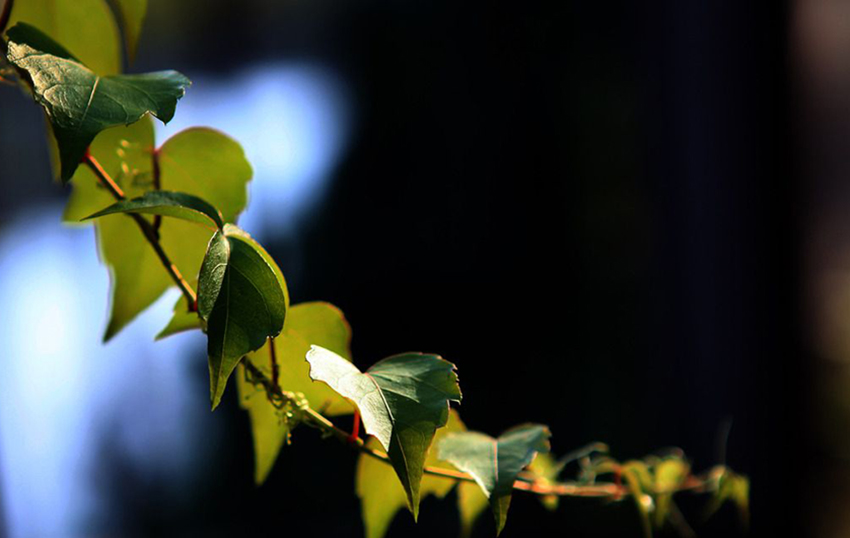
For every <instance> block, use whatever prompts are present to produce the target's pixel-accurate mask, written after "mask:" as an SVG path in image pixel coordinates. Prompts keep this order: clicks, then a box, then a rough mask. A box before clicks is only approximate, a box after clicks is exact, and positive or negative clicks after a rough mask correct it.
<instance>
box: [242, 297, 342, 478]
mask: <svg viewBox="0 0 850 538" xmlns="http://www.w3.org/2000/svg"><path fill="white" fill-rule="evenodd" d="M350 342H351V328H350V327H349V325H348V322H347V321H346V320H345V317H344V316H343V315H342V312H341V311H340V310H339V309H338V308H336V307H335V306H333V305H331V304H329V303H322V302H313V303H301V304H297V305H295V306H292V307H290V308H289V310H287V312H286V321H285V322H284V324H283V331H282V332H281V333H280V335H278V336H277V337H276V338H274V340H272V343H273V345H274V347H275V356H276V358H277V364H278V385H279V386H280V388H281V389H284V390H288V391H291V392H296V393H301V394H303V395H304V397H305V398H306V399H307V401H308V402H309V403H310V406H311V407H313V408H314V409H319V410H321V411H322V414H324V415H325V416H335V415H344V414H348V413H351V412H352V411H353V407H352V406H351V404H350V403H349V402H348V401H347V400H345V399H344V398H342V397H341V396H340V395H339V394H337V393H336V392H334V391H333V390H331V388H330V387H328V386H327V385H324V384H322V383H313V382H312V381H311V380H310V375H309V371H310V366H309V365H308V364H307V363H306V362H305V361H304V355H306V354H307V352H308V351H309V350H310V345H311V344H317V345H321V346H324V347H326V348H329V349H333V350H334V351H335V352H337V353H339V354H340V355H342V356H344V357H345V358H346V359H349V358H350V357H351V351H350V350H349V344H350ZM269 345H270V344H266V345H265V346H263V347H262V348H260V349H259V350H257V351H255V352H253V353H250V354H249V355H248V356H247V360H249V361H251V363H252V364H253V365H254V366H255V367H257V368H258V369H260V370H262V371H264V372H265V373H266V376H267V377H269V378H271V368H270V350H269ZM242 377H243V376H237V385H236V386H237V388H238V389H239V401H240V402H241V403H242V407H243V408H244V409H246V410H247V411H248V414H249V416H250V417H251V431H252V433H253V437H254V462H255V467H254V479H255V480H256V482H257V484H261V483H262V482H263V481H264V480H265V479H266V476H268V473H269V472H270V471H271V469H272V466H273V465H274V462H275V460H276V459H277V456H278V453H279V452H280V450H281V448H282V447H283V445H284V442H285V441H286V438H287V435H288V434H289V430H290V424H289V422H288V421H287V420H285V417H281V414H280V412H278V411H277V410H276V409H274V407H273V406H272V405H271V404H270V403H269V402H268V400H267V398H266V395H265V392H262V391H261V395H257V389H256V388H255V387H253V386H251V385H250V384H249V383H247V382H245V381H244V379H242Z"/></svg>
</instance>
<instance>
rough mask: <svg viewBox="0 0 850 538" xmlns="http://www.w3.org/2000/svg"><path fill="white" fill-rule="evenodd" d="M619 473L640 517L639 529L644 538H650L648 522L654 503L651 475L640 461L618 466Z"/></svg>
mask: <svg viewBox="0 0 850 538" xmlns="http://www.w3.org/2000/svg"><path fill="white" fill-rule="evenodd" d="M620 473H621V474H622V477H623V480H624V481H625V483H626V487H628V489H629V493H630V494H631V496H632V498H633V499H634V501H635V508H637V511H638V514H639V515H640V522H641V529H642V530H643V535H644V536H645V537H646V538H651V537H652V524H651V521H650V512H651V511H652V510H653V508H654V503H653V500H652V496H651V495H650V492H652V491H653V490H654V487H655V486H654V481H653V478H652V473H650V472H649V467H647V465H646V463H644V462H642V461H640V460H631V461H627V462H626V463H624V464H622V465H621V466H620Z"/></svg>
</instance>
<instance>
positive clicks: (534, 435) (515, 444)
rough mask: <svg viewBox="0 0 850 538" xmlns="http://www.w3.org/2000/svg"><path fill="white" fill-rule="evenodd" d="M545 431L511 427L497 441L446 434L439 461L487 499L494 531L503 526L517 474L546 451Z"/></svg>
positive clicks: (531, 426) (535, 426) (534, 427)
mask: <svg viewBox="0 0 850 538" xmlns="http://www.w3.org/2000/svg"><path fill="white" fill-rule="evenodd" d="M550 435H551V434H550V433H549V429H548V428H546V426H541V425H538V424H525V425H522V426H517V427H515V428H512V429H510V430H508V431H506V432H505V433H503V434H502V435H501V436H499V438H498V439H494V438H492V437H490V436H489V435H485V434H483V433H477V432H466V433H456V434H451V435H447V436H446V437H445V439H443V440H442V442H440V444H439V446H438V450H439V458H440V459H441V460H445V461H447V462H449V463H451V464H452V465H454V466H455V467H457V468H458V469H460V470H461V471H464V472H466V473H469V474H470V475H471V476H472V477H473V478H474V479H475V481H476V482H477V483H478V485H479V486H480V487H481V489H482V490H483V491H484V494H485V495H486V496H487V497H488V498H489V499H490V508H491V510H492V511H493V515H494V516H495V519H496V532H497V533H501V532H502V529H503V528H504V527H505V521H506V520H507V516H508V508H509V506H510V503H511V493H512V492H513V485H514V481H515V480H516V477H517V475H518V474H519V472H520V471H522V470H523V469H524V468H525V467H526V466H527V465H528V464H530V463H531V462H532V460H533V459H534V456H535V455H536V454H537V453H538V452H548V451H549V437H550Z"/></svg>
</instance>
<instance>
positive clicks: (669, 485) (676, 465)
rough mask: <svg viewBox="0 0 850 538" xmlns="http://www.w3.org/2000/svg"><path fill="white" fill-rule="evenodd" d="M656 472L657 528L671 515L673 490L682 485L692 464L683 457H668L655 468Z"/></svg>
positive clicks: (655, 521) (655, 520)
mask: <svg viewBox="0 0 850 538" xmlns="http://www.w3.org/2000/svg"><path fill="white" fill-rule="evenodd" d="M654 472H655V473H654V474H655V491H656V494H655V514H654V515H655V518H654V523H655V528H661V526H662V525H664V522H665V521H666V520H667V517H668V516H669V515H670V505H671V503H672V502H673V492H674V491H675V490H676V489H677V488H678V487H679V486H681V484H682V482H684V481H685V479H686V478H687V477H688V473H690V466H689V465H688V463H687V462H685V461H684V460H682V459H681V458H666V459H663V460H661V461H660V462H659V463H658V464H657V465H655V468H654Z"/></svg>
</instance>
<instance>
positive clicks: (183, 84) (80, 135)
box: [7, 41, 190, 181]
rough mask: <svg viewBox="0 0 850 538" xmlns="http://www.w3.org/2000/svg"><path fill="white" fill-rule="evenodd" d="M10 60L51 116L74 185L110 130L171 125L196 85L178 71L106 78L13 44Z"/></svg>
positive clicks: (63, 167) (64, 172)
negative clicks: (92, 148)
mask: <svg viewBox="0 0 850 538" xmlns="http://www.w3.org/2000/svg"><path fill="white" fill-rule="evenodd" d="M7 57H8V59H9V61H10V62H11V63H12V64H14V65H15V66H17V67H18V68H20V69H23V70H24V71H26V72H27V73H28V75H29V77H30V79H31V80H32V84H33V94H34V97H35V100H36V102H38V103H39V104H40V105H41V106H42V107H43V108H44V110H45V111H46V112H47V116H48V119H49V120H50V124H51V126H52V127H53V135H54V136H55V137H56V143H57V144H58V146H59V158H60V161H61V174H60V177H61V179H62V180H63V181H68V180H70V179H71V177H72V176H73V175H74V172H75V171H76V169H77V166H78V165H79V164H80V161H81V160H82V158H83V156H84V155H85V153H86V150H87V148H88V147H89V145H90V144H91V143H92V141H93V140H94V138H95V136H97V134H98V133H100V132H101V131H103V130H104V129H108V128H110V127H116V126H118V125H129V124H131V123H134V122H136V121H138V120H140V119H141V118H142V117H143V116H144V115H146V114H152V115H154V116H156V117H157V118H159V119H160V120H162V121H163V122H168V121H170V120H171V118H172V117H173V116H174V110H175V107H176V106H177V101H178V100H179V99H180V98H181V97H183V94H184V93H185V92H186V88H187V87H188V86H189V84H190V82H189V79H187V78H186V77H184V76H183V75H181V74H180V73H178V72H176V71H162V72H158V73H147V74H143V75H109V76H100V75H96V74H95V73H94V72H93V71H91V70H90V69H88V68H87V67H85V66H84V65H82V64H81V63H79V62H76V61H74V60H70V59H68V58H62V57H59V56H53V55H50V54H46V53H44V52H43V51H40V50H37V49H35V48H33V47H32V46H30V45H27V44H26V43H16V42H14V41H10V42H9V51H8V55H7Z"/></svg>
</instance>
